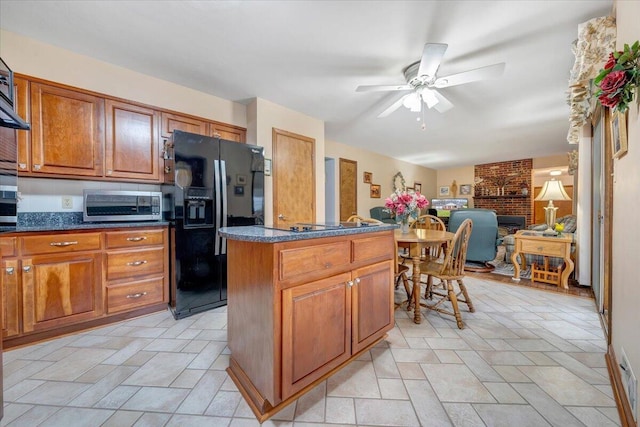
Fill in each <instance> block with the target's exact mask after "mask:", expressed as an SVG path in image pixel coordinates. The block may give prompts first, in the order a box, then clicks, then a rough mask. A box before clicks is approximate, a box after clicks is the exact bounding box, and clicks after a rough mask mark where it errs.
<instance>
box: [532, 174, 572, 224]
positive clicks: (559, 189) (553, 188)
mask: <svg viewBox="0 0 640 427" xmlns="http://www.w3.org/2000/svg"><path fill="white" fill-rule="evenodd" d="M534 200H541V201H547V200H548V201H549V204H548V205H547V206H545V207H544V219H545V222H546V223H547V229H546V230H545V231H544V234H556V232H555V231H554V229H553V228H554V226H555V224H556V212H557V211H558V207H557V206H554V205H553V201H554V200H571V197H569V195H568V194H567V192H566V191H564V187H563V186H562V182H560V181H556V180H555V179H552V180H551V181H546V182H545V183H544V185H543V186H542V190H540V194H538V196H537V197H536V198H535V199H534Z"/></svg>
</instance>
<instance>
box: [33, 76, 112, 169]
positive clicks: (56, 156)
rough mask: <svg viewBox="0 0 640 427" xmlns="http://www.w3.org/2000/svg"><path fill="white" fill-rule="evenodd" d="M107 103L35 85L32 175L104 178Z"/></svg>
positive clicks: (62, 90) (78, 93)
mask: <svg viewBox="0 0 640 427" xmlns="http://www.w3.org/2000/svg"><path fill="white" fill-rule="evenodd" d="M103 148H104V100H103V99H102V98H98V97H96V96H93V95H89V94H85V93H82V92H76V91H72V90H68V89H62V88H58V87H55V86H47V85H45V84H42V83H33V82H32V83H31V160H32V162H31V171H32V172H34V173H46V174H58V175H80V176H102V172H103V166H102V164H103Z"/></svg>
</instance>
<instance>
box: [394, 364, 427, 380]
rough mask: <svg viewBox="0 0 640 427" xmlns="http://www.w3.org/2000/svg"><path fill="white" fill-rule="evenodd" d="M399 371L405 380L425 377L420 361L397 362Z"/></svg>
mask: <svg viewBox="0 0 640 427" xmlns="http://www.w3.org/2000/svg"><path fill="white" fill-rule="evenodd" d="M396 366H397V367H398V372H400V376H401V377H402V379H403V380H423V379H425V376H424V371H423V370H422V368H421V367H420V364H419V363H411V362H398V363H397V364H396Z"/></svg>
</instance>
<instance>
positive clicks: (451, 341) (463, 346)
mask: <svg viewBox="0 0 640 427" xmlns="http://www.w3.org/2000/svg"><path fill="white" fill-rule="evenodd" d="M425 341H427V344H429V347H430V348H432V349H434V350H469V349H470V347H469V344H467V342H466V341H465V340H463V339H462V338H425Z"/></svg>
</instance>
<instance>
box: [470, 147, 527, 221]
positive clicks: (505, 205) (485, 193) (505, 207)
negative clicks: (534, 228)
mask: <svg viewBox="0 0 640 427" xmlns="http://www.w3.org/2000/svg"><path fill="white" fill-rule="evenodd" d="M532 169H533V159H523V160H513V161H510V162H499V163H487V164H484V165H476V166H475V167H474V173H475V181H476V185H475V188H474V197H473V205H474V207H476V208H484V209H493V210H495V211H496V213H497V214H498V215H523V216H525V217H526V218H527V225H530V224H531V223H532V210H533V209H532V206H533V200H532V192H533V190H532V189H533V187H532V185H531V183H532V173H531V171H532ZM523 189H526V190H524V191H523ZM523 193H526V194H523Z"/></svg>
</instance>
